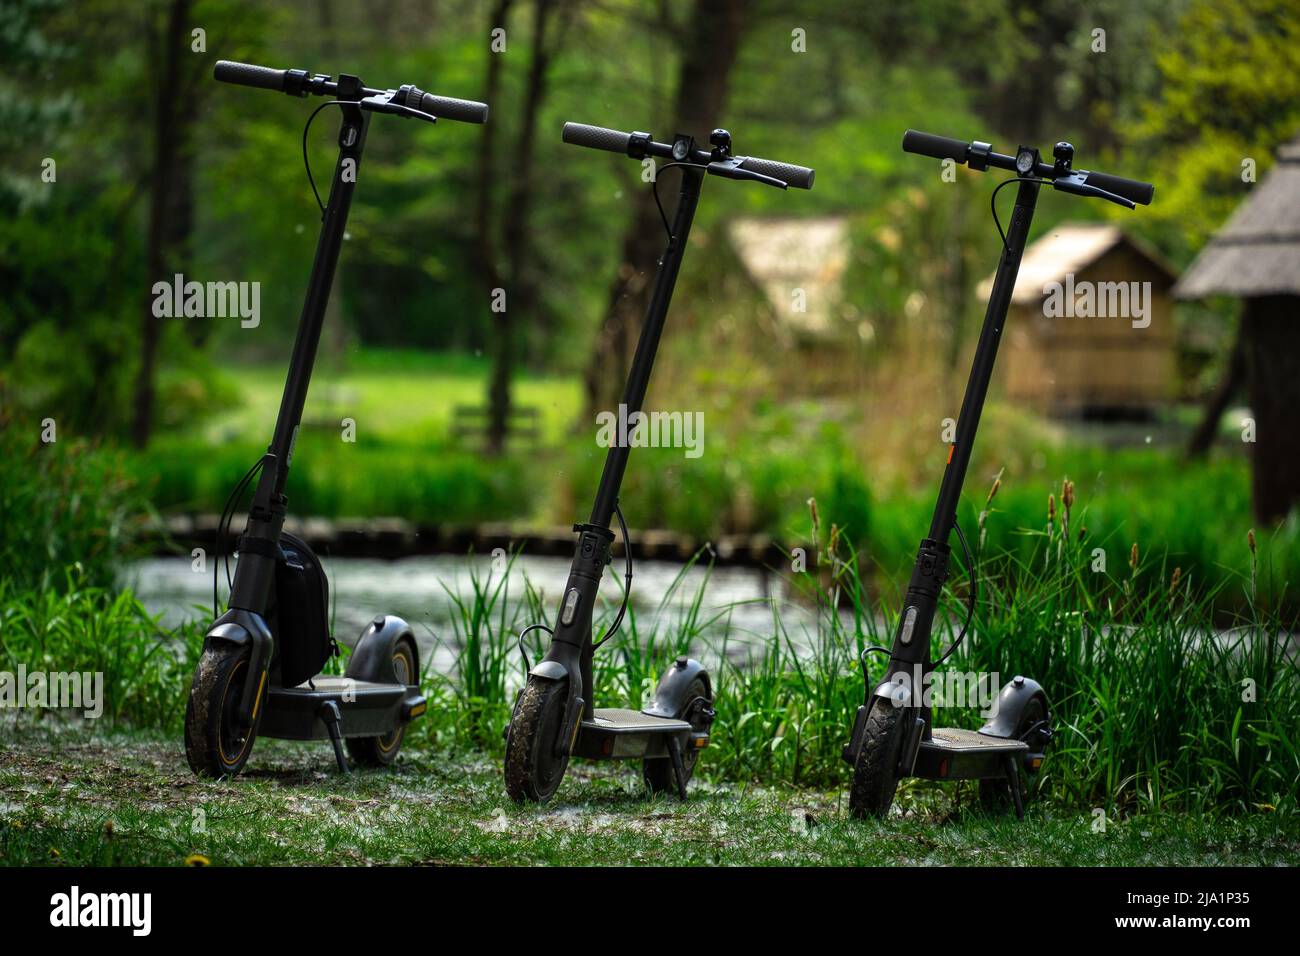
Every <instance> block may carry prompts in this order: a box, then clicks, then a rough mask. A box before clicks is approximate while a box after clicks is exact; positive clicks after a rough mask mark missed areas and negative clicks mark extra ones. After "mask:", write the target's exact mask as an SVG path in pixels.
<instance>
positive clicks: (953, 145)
mask: <svg viewBox="0 0 1300 956" xmlns="http://www.w3.org/2000/svg"><path fill="white" fill-rule="evenodd" d="M969 149H970V143H967V142H965V141H964V140H960V139H952V138H950V137H948V136H935V135H934V134H933V133H922V132H921V131H920V130H916V129H909V130H908V131H907V132H906V133H904V134H903V151H904V152H906V153H918V154H920V155H921V156H932V157H934V158H935V159H955V160H956V161H957V162H959V163H964V162H966V152H967V150H969Z"/></svg>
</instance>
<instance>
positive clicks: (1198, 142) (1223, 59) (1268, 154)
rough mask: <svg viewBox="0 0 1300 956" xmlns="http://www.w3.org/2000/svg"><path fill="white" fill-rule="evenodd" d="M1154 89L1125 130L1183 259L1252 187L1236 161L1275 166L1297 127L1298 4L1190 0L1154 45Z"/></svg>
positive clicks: (1287, 0) (1288, 0) (1155, 210)
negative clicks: (1157, 86)
mask: <svg viewBox="0 0 1300 956" xmlns="http://www.w3.org/2000/svg"><path fill="white" fill-rule="evenodd" d="M1156 65H1157V67H1158V69H1159V72H1160V77H1161V84H1160V92H1159V95H1158V96H1157V97H1156V98H1153V99H1151V100H1149V101H1147V102H1145V103H1144V104H1143V108H1142V113H1141V117H1140V118H1139V119H1138V120H1137V121H1136V122H1135V123H1134V124H1133V128H1132V129H1131V130H1130V131H1129V135H1130V136H1131V138H1132V139H1133V140H1134V141H1135V142H1137V143H1138V144H1140V145H1141V146H1142V147H1144V149H1143V150H1140V151H1135V152H1136V153H1137V154H1138V155H1141V154H1142V153H1143V152H1145V153H1146V155H1147V156H1148V161H1147V166H1148V169H1149V170H1150V171H1151V173H1152V176H1153V177H1155V176H1158V178H1156V179H1155V180H1154V181H1156V182H1158V183H1159V186H1158V187H1157V191H1156V197H1157V202H1155V203H1154V204H1153V205H1152V206H1151V208H1150V210H1148V213H1149V214H1150V215H1151V216H1153V217H1155V219H1156V220H1158V221H1161V222H1163V223H1164V224H1165V229H1166V233H1167V242H1166V244H1167V245H1168V246H1170V247H1172V248H1173V249H1174V250H1175V251H1176V253H1178V254H1179V256H1180V258H1181V257H1185V256H1187V255H1189V254H1190V252H1193V251H1195V250H1197V249H1199V248H1200V246H1201V245H1203V244H1204V242H1205V241H1206V240H1207V239H1208V238H1209V236H1210V234H1211V233H1212V232H1213V231H1214V230H1215V229H1217V228H1218V227H1219V226H1220V225H1221V224H1222V223H1223V221H1224V220H1225V219H1226V218H1227V217H1228V215H1229V214H1230V213H1231V212H1232V210H1233V209H1234V208H1236V206H1237V204H1238V203H1239V202H1240V201H1241V199H1242V197H1243V196H1244V195H1245V193H1246V192H1248V191H1249V189H1250V184H1248V183H1245V182H1243V179H1242V173H1243V167H1242V164H1243V162H1244V161H1245V160H1246V159H1248V158H1250V159H1254V160H1255V161H1256V163H1257V164H1258V174H1259V175H1260V176H1262V175H1263V173H1264V172H1266V171H1267V170H1268V168H1269V167H1271V166H1272V161H1273V151H1274V150H1275V149H1276V148H1277V147H1278V146H1279V145H1281V144H1282V143H1285V142H1287V141H1289V140H1291V139H1292V138H1293V137H1294V136H1295V135H1296V133H1297V132H1298V131H1300V4H1297V2H1296V0H1242V2H1236V3H1224V2H1222V0H1194V2H1192V3H1191V4H1190V5H1189V6H1188V8H1187V10H1186V12H1185V13H1184V14H1183V16H1182V17H1181V18H1180V19H1179V21H1178V23H1177V26H1176V27H1175V28H1174V29H1171V30H1169V31H1168V32H1167V33H1166V34H1165V38H1164V41H1163V42H1162V43H1161V44H1160V45H1159V46H1157V47H1156Z"/></svg>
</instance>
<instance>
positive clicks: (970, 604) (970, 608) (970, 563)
mask: <svg viewBox="0 0 1300 956" xmlns="http://www.w3.org/2000/svg"><path fill="white" fill-rule="evenodd" d="M1007 181H1008V182H1010V180H1007ZM952 526H953V527H954V528H956V529H957V540H958V541H960V542H961V550H962V554H963V555H964V556H965V560H966V570H967V571H968V572H969V573H970V596H969V599H968V601H967V604H966V620H965V622H964V623H963V624H962V626H961V631H960V633H958V635H957V639H956V640H955V641H953V642H952V644H951V646H949V648H948V649H947V650H946V651H944V652H943V656H942V657H940V658H939V659H938V660H937V661H935V662H934V666H935V667H938V666H939V665H940V664H942V663H943V662H944V661H946V660H947V659H948V658H949V657H951V656H952V652H953V651H955V650H956V649H957V646H958V645H959V644H961V642H962V639H963V638H965V637H966V632H967V631H968V630H969V629H970V622H971V620H972V619H973V618H974V617H975V601H976V588H977V587H978V582H977V581H976V579H975V560H974V558H972V557H971V553H970V545H968V544H967V543H966V535H964V534H962V530H961V524H960V523H959V522H957V521H955V520H954V521H953V523H952Z"/></svg>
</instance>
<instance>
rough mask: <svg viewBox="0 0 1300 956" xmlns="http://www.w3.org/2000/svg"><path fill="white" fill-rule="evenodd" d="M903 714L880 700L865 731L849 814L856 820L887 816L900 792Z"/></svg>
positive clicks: (855, 771)
mask: <svg viewBox="0 0 1300 956" xmlns="http://www.w3.org/2000/svg"><path fill="white" fill-rule="evenodd" d="M902 717H903V711H902V709H901V708H898V707H895V706H894V705H893V704H892V703H890V702H889V701H887V700H877V701H875V702H874V706H873V707H872V708H871V713H870V714H869V715H868V716H867V724H866V727H864V728H863V732H862V749H861V750H859V751H858V759H857V761H856V762H855V763H854V765H853V786H852V787H851V788H850V789H849V813H850V814H852V815H853V817H854V818H856V819H859V820H861V819H864V818H867V817H877V818H879V817H884V816H885V815H886V814H888V813H889V807H890V805H891V804H892V803H893V802H894V792H895V791H896V790H897V789H898V748H899V747H900V746H901V745H902V741H903V733H902V729H903V725H902Z"/></svg>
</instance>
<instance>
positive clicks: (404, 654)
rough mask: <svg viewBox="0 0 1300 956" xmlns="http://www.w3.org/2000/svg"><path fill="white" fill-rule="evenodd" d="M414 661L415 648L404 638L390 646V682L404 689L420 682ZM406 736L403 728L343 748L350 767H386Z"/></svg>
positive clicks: (346, 742) (356, 740)
mask: <svg viewBox="0 0 1300 956" xmlns="http://www.w3.org/2000/svg"><path fill="white" fill-rule="evenodd" d="M416 660H417V657H416V653H415V645H414V644H412V643H411V642H410V641H409V640H408V639H406V638H401V639H400V640H398V642H397V643H396V644H394V645H393V681H394V682H395V683H398V684H406V685H410V684H414V683H416V682H417V681H419V679H420V678H419V674H417V673H416V664H415V662H416ZM344 706H346V705H344ZM405 734H406V725H405V724H403V725H402V726H400V727H398V728H397V729H395V730H394V731H393V732H392V733H389V734H384V735H383V736H382V737H347V738H345V739H344V741H343V746H345V747H346V748H347V750H348V756H349V757H351V758H352V762H353V763H356V764H359V765H360V766H363V767H387V766H388V765H389V764H391V763H392V762H393V761H394V760H396V759H397V754H398V751H400V750H401V749H402V738H403V737H404V736H405Z"/></svg>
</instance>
